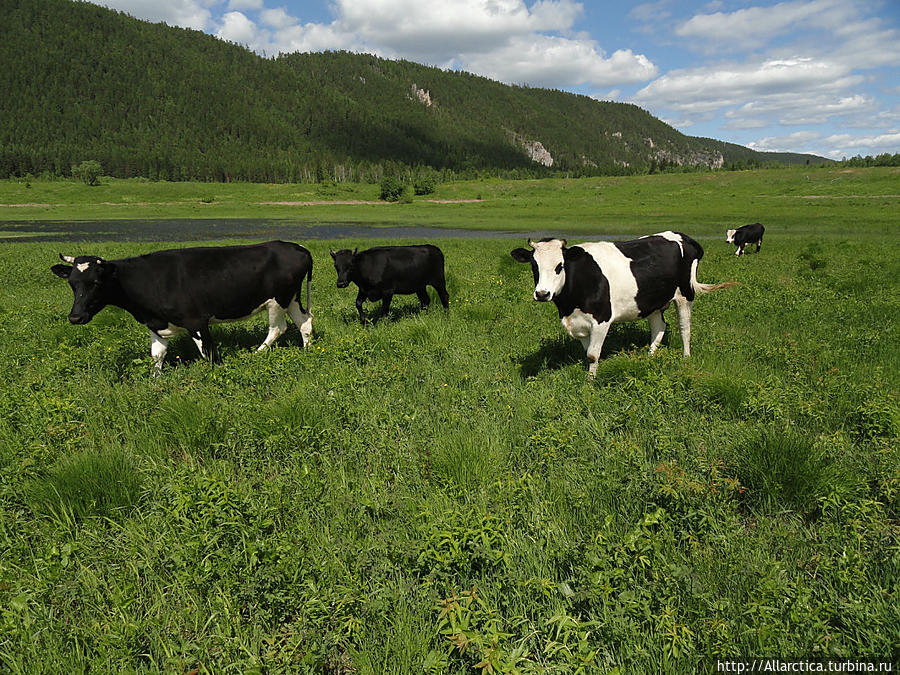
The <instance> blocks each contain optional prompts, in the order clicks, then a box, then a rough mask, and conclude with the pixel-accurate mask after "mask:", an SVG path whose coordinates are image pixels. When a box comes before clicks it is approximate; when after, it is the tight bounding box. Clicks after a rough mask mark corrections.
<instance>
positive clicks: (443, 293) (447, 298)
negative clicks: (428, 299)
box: [431, 277, 450, 309]
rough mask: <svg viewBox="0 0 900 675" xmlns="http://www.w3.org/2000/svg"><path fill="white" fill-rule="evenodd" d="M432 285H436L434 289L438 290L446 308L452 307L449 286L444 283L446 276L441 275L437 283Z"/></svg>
mask: <svg viewBox="0 0 900 675" xmlns="http://www.w3.org/2000/svg"><path fill="white" fill-rule="evenodd" d="M431 285H432V286H434V290H436V291H437V294H438V298H440V300H441V304H442V305H443V306H444V309H447V308H448V307H450V296H449V295H447V286H446V285H445V284H444V278H443V277H441V278H440V279H439V280H438V282H437V283H436V284H431Z"/></svg>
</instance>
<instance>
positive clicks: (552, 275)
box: [510, 239, 566, 302]
mask: <svg viewBox="0 0 900 675" xmlns="http://www.w3.org/2000/svg"><path fill="white" fill-rule="evenodd" d="M528 245H529V246H530V247H531V250H530V251H529V250H528V249H526V248H517V249H515V250H513V251H511V252H510V255H511V256H512V257H513V258H514V259H515V260H518V261H519V262H520V263H531V273H532V274H533V275H534V299H535V300H537V301H538V302H548V301H550V300H552V299H553V298H555V297H556V296H557V295H559V294H560V293H561V292H562V289H563V286H565V285H566V264H565V260H564V251H565V250H566V240H565V239H541V240H540V241H531V239H529V240H528Z"/></svg>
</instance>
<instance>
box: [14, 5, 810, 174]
mask: <svg viewBox="0 0 900 675" xmlns="http://www.w3.org/2000/svg"><path fill="white" fill-rule="evenodd" d="M0 36H2V39H0V65H2V67H0V92H2V93H3V95H2V96H0V176H2V177H8V176H17V175H18V176H21V175H25V174H27V173H31V174H34V175H38V174H41V173H43V172H49V173H55V174H68V173H69V172H70V170H71V167H72V165H73V164H77V163H79V162H81V161H83V160H86V159H96V160H99V161H100V163H101V164H102V166H103V169H104V172H105V173H107V174H109V175H113V176H119V177H130V176H144V177H147V178H152V179H157V178H160V179H172V180H186V179H200V180H210V181H227V180H248V181H272V182H281V181H312V180H323V179H333V180H378V179H379V178H380V177H381V176H382V175H384V174H385V173H403V172H406V173H411V172H421V171H438V172H443V173H445V174H447V175H459V176H468V175H480V174H482V175H483V174H498V175H513V176H515V175H521V176H543V175H554V174H559V173H560V172H564V173H568V174H570V175H595V174H626V173H647V172H652V171H659V170H665V169H671V168H673V167H691V166H702V167H712V168H722V167H725V168H731V167H744V166H759V165H763V164H766V163H773V162H778V163H809V162H814V163H817V164H818V163H822V162H827V161H828V160H826V159H825V158H822V157H815V156H812V155H789V154H778V155H774V154H769V153H758V152H754V151H753V150H750V149H748V148H744V147H741V146H737V145H733V144H729V143H723V142H721V141H715V140H712V139H705V138H693V137H690V136H685V135H684V134H681V133H680V132H678V131H676V130H675V129H673V128H672V127H670V126H668V125H667V124H665V123H663V122H661V121H660V120H658V119H656V118H655V117H653V116H652V115H650V114H649V113H647V112H646V111H644V110H642V109H641V108H638V107H637V106H634V105H628V104H623V103H610V102H599V101H596V100H593V99H591V98H588V97H586V96H578V95H575V94H569V93H565V92H562V91H556V90H547V89H534V88H529V87H518V86H509V85H505V84H500V83H499V82H495V81H492V80H489V79H486V78H483V77H477V76H475V75H471V74H469V73H465V72H456V71H445V70H440V69H438V68H431V67H427V66H423V65H419V64H416V63H411V62H408V61H389V60H384V59H380V58H377V57H375V56H370V55H364V54H351V53H347V52H326V53H314V54H299V53H298V54H288V55H282V56H279V57H277V58H263V57H260V56H258V55H257V54H254V53H253V52H250V51H248V50H247V49H245V48H243V47H241V46H239V45H235V44H230V43H226V42H222V41H221V40H218V39H216V38H214V37H212V36H210V35H207V34H205V33H202V32H198V31H194V30H186V29H182V28H172V27H170V26H166V25H164V24H151V23H148V22H145V21H139V20H137V19H134V18H131V17H129V16H127V15H126V14H123V13H118V12H115V11H112V10H109V9H105V8H102V7H99V6H97V5H93V4H89V3H86V2H72V1H71V0H3V2H2V3H0Z"/></svg>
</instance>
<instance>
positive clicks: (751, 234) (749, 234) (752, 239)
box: [725, 223, 766, 255]
mask: <svg viewBox="0 0 900 675" xmlns="http://www.w3.org/2000/svg"><path fill="white" fill-rule="evenodd" d="M765 231H766V228H765V227H763V226H762V225H761V224H760V223H753V224H752V225H742V226H741V227H739V228H737V229H736V230H727V231H726V232H725V241H727V242H728V243H729V244H734V245H735V246H737V251H735V253H734V254H735V255H744V246H746V245H747V244H750V245H751V246H752V245H753V244H756V252H757V253H759V247H760V246H762V238H763V233H764V232H765Z"/></svg>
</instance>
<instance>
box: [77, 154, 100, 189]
mask: <svg viewBox="0 0 900 675" xmlns="http://www.w3.org/2000/svg"><path fill="white" fill-rule="evenodd" d="M102 171H103V169H102V167H101V166H100V162H98V161H97V160H96V159H89V160H86V161H84V162H82V163H81V164H78V165H77V166H73V167H72V177H73V178H77V179H78V180H81V181H84V184H85V185H97V183H98V182H99V180H100V174H101V173H102Z"/></svg>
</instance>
